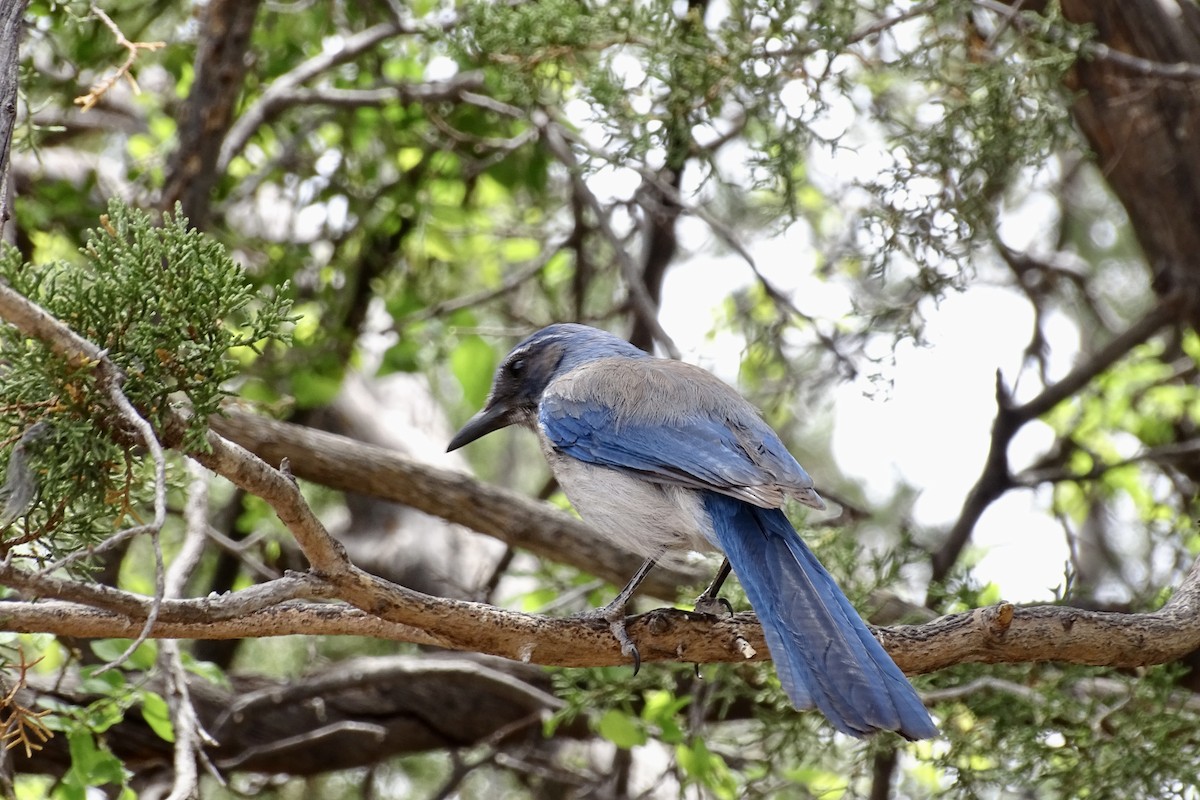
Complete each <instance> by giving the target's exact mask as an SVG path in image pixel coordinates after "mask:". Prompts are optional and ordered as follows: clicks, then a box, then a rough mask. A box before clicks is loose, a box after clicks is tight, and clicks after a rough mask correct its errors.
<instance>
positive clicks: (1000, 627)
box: [975, 603, 1015, 639]
mask: <svg viewBox="0 0 1200 800" xmlns="http://www.w3.org/2000/svg"><path fill="white" fill-rule="evenodd" d="M1014 612H1015V609H1014V607H1013V604H1012V603H997V604H996V605H994V606H987V607H986V608H980V609H976V611H975V614H976V617H977V619H978V620H979V623H980V625H981V627H982V628H983V631H984V633H986V634H987V636H988V638H990V639H1003V638H1004V637H1005V636H1006V635H1007V634H1008V629H1009V628H1010V627H1011V626H1012V621H1013V613H1014Z"/></svg>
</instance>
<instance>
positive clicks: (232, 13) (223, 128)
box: [160, 0, 261, 230]
mask: <svg viewBox="0 0 1200 800" xmlns="http://www.w3.org/2000/svg"><path fill="white" fill-rule="evenodd" d="M260 3H261V0H211V2H209V3H206V4H205V5H204V6H202V9H201V12H200V13H201V14H202V19H201V23H200V41H199V45H198V46H197V48H196V61H195V66H194V70H195V80H193V81H192V88H191V91H190V92H189V93H188V97H187V100H185V101H184V103H183V107H182V108H181V109H180V111H179V115H178V121H179V124H178V131H179V145H178V146H177V147H176V149H175V153H174V155H172V157H171V160H170V162H169V163H168V165H167V171H166V178H165V180H164V183H163V191H162V200H161V202H160V207H161V208H163V209H164V210H167V211H173V210H174V207H175V204H176V203H180V204H181V205H182V206H183V213H184V216H186V217H187V218H188V219H189V220H191V223H192V225H194V226H195V227H197V228H199V229H201V230H203V229H204V228H205V227H207V223H208V215H209V210H210V205H211V204H210V199H211V197H210V195H211V194H212V189H213V186H215V185H216V182H217V179H218V178H219V177H220V176H221V175H222V174H224V169H223V168H218V159H217V156H218V154H219V152H220V148H221V142H222V141H223V140H224V139H225V137H226V135H227V134H228V131H229V129H230V125H231V123H232V121H233V110H234V106H235V105H236V104H237V101H238V98H240V97H241V94H242V85H243V83H244V82H245V77H246V70H247V69H248V67H249V63H250V59H248V58H247V57H246V56H247V51H248V50H249V47H250V34H251V33H252V32H253V30H254V19H255V17H256V16H257V15H258V7H259V5H260Z"/></svg>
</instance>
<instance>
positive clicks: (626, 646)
mask: <svg viewBox="0 0 1200 800" xmlns="http://www.w3.org/2000/svg"><path fill="white" fill-rule="evenodd" d="M656 563H658V560H657V559H655V558H647V559H646V560H645V561H644V562H642V565H641V566H640V567H638V571H637V572H635V573H634V575H633V577H632V578H630V579H629V583H627V584H625V588H624V589H622V590H621V591H619V592H617V596H616V597H614V598H613V599H612V601H611V602H609V604H608V605H606V606H604V607H603V608H597V609H594V610H592V611H585V612H584V613H582V614H577V615H576V616H578V617H589V618H593V619H595V618H599V619H602V620H604V621H605V622H607V623H608V629H609V630H610V631H612V635H613V638H615V639H616V640H617V644H619V645H621V654H622V655H625V656H629V657H630V658H632V659H633V674H634V675H637V674H638V670H640V669H641V668H642V654H641V653H639V652H638V649H637V645H636V644H634V643H633V639H630V638H629V631H627V630H626V629H625V607H626V606H628V605H629V601H630V600H631V599H633V593H634V592H636V591H637V588H638V587H639V586H641V585H642V581H644V580H646V576H647V575H649V574H650V570H652V569H654V565H655V564H656Z"/></svg>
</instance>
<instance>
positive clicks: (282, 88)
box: [217, 26, 483, 172]
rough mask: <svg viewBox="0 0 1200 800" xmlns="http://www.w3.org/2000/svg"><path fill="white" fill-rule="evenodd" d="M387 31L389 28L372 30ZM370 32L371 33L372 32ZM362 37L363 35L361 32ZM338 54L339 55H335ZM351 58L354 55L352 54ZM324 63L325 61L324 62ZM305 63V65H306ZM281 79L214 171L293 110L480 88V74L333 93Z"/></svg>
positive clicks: (244, 119) (247, 116)
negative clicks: (283, 114) (262, 131)
mask: <svg viewBox="0 0 1200 800" xmlns="http://www.w3.org/2000/svg"><path fill="white" fill-rule="evenodd" d="M376 27H377V28H379V27H383V28H387V27H390V26H376ZM370 30H372V31H373V30H375V29H374V28H372V29H370ZM364 33H367V32H366V31H364ZM357 43H365V44H370V45H374V44H377V42H376V41H373V38H372V37H365V36H364V37H361V42H356V44H357ZM339 54H341V51H339ZM353 55H357V53H354V54H353ZM324 60H325V61H328V60H329V59H328V58H326V59H324ZM306 63H307V62H306ZM290 75H291V73H289V74H288V75H285V76H283V77H281V78H279V79H278V80H276V81H275V82H274V83H272V84H271V85H270V87H268V88H267V90H266V91H265V92H263V95H262V97H260V98H259V99H258V101H257V102H255V103H254V104H253V105H251V106H250V108H248V109H246V111H245V113H243V114H242V115H241V116H239V117H238V118H237V120H236V121H235V122H234V123H233V125H232V126H231V127H230V129H229V134H228V135H227V136H226V137H225V141H224V143H223V144H222V145H221V154H220V156H219V158H218V159H217V169H219V170H221V171H222V172H224V171H225V170H226V169H228V168H229V162H230V161H232V160H233V159H234V157H235V156H237V155H238V153H240V152H242V150H243V149H244V148H245V147H246V144H247V143H248V142H249V141H250V137H252V136H253V135H254V133H255V132H256V131H257V130H258V129H259V128H261V127H262V126H263V125H266V124H267V123H269V122H271V121H272V120H274V119H275V118H276V117H278V116H279V115H280V114H282V113H283V112H284V111H286V110H288V109H289V108H295V107H296V106H326V107H329V108H362V107H364V106H382V105H387V104H389V103H436V102H441V101H445V100H455V99H461V97H462V95H463V93H464V92H469V91H474V90H478V89H482V88H483V73H481V72H463V73H460V74H458V75H455V76H454V77H453V78H449V79H447V80H444V81H433V82H430V83H405V84H397V85H395V86H380V87H376V88H373V89H337V88H332V87H321V88H316V89H303V88H299V87H295V86H293V85H292V83H291V81H290V80H289V76H290Z"/></svg>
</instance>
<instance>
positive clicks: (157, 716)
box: [141, 692, 175, 742]
mask: <svg viewBox="0 0 1200 800" xmlns="http://www.w3.org/2000/svg"><path fill="white" fill-rule="evenodd" d="M141 694H142V718H143V719H145V720H146V724H147V725H149V726H150V729H151V730H152V731H154V732H155V733H156V734H158V738H160V739H162V740H163V741H166V742H173V741H175V726H174V724H172V722H171V709H170V707H169V706H168V705H167V701H166V700H164V699H163V697H162V695H160V694H157V693H156V692H142V693H141Z"/></svg>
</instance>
